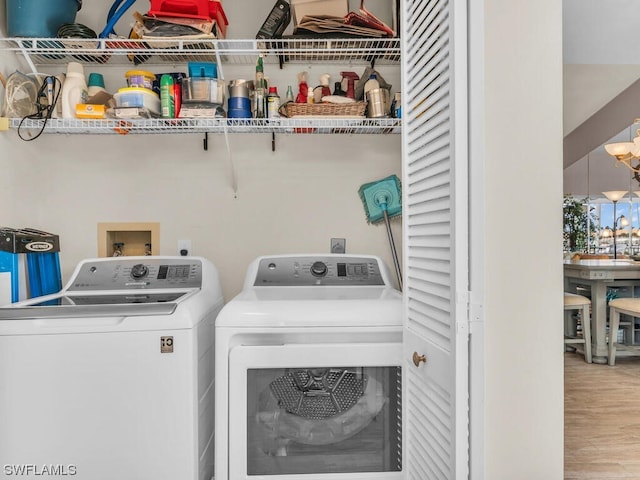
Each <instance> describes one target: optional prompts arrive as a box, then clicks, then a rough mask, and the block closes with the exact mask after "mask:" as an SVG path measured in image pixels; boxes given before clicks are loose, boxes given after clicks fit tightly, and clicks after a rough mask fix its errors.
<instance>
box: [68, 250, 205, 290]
mask: <svg viewBox="0 0 640 480" xmlns="http://www.w3.org/2000/svg"><path fill="white" fill-rule="evenodd" d="M200 287H202V262H201V261H200V260H196V259H192V258H154V257H148V259H147V257H144V258H140V257H137V258H133V257H132V258H130V259H128V258H127V257H114V258H109V259H97V260H95V259H94V260H85V261H84V262H82V263H81V264H80V265H79V266H78V268H77V269H76V272H75V277H74V278H73V281H72V282H71V286H70V287H69V288H68V290H69V291H85V290H136V289H143V288H144V289H154V288H156V289H158V288H160V289H162V288H200Z"/></svg>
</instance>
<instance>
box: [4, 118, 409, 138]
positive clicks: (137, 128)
mask: <svg viewBox="0 0 640 480" xmlns="http://www.w3.org/2000/svg"><path fill="white" fill-rule="evenodd" d="M401 122H402V121H401V120H400V119H397V118H378V119H372V118H361V119H344V118H329V117H327V118H322V117H313V118H311V117H302V118H279V119H271V120H267V119H227V118H184V119H182V118H176V119H151V118H140V119H126V120H124V119H122V120H120V119H104V120H102V119H101V120H97V119H96V120H93V119H82V120H79V119H76V120H73V119H72V120H68V119H59V118H54V119H49V120H47V122H46V125H45V126H44V132H43V133H47V134H51V133H57V134H105V135H106V134H111V135H113V134H121V135H126V134H171V133H181V134H185V133H225V132H226V133H231V134H233V133H243V134H246V133H277V134H287V135H295V134H331V135H336V134H353V135H360V134H377V135H380V134H398V133H400V131H401ZM44 123H45V121H44V120H36V119H25V120H21V119H19V118H12V119H11V121H10V124H11V128H12V129H18V128H20V130H21V135H22V136H23V137H28V136H29V135H35V134H37V133H38V132H39V131H40V130H41V129H42V128H43V125H44Z"/></svg>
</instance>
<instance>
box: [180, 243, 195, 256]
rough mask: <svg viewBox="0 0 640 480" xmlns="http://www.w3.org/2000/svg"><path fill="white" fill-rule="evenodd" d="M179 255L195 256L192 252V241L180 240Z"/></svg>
mask: <svg viewBox="0 0 640 480" xmlns="http://www.w3.org/2000/svg"><path fill="white" fill-rule="evenodd" d="M178 255H180V256H181V257H188V256H190V255H193V252H192V251H191V240H178Z"/></svg>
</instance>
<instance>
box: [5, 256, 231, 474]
mask: <svg viewBox="0 0 640 480" xmlns="http://www.w3.org/2000/svg"><path fill="white" fill-rule="evenodd" d="M222 305H223V299H222V293H221V288H220V282H219V279H218V272H217V270H216V268H215V267H214V265H213V264H212V263H211V262H209V261H208V260H205V259H204V258H196V257H112V258H100V259H89V260H84V261H82V262H81V263H80V264H79V265H78V266H77V268H76V269H75V272H74V273H73V275H72V278H71V280H70V281H69V283H68V284H67V285H66V286H65V287H64V288H63V289H62V290H61V291H60V292H59V293H57V294H53V295H47V296H43V297H39V298H34V299H31V300H27V301H24V302H20V303H16V304H13V305H10V306H7V307H6V308H0V390H1V392H2V393H0V452H2V455H1V456H2V463H3V466H2V468H3V469H4V470H3V474H4V475H6V476H7V477H9V476H14V475H15V476H20V477H21V478H42V476H47V475H68V476H73V478H77V479H83V480H85V479H86V480H101V479H104V480H111V479H114V478H122V479H124V478H128V479H148V478H153V479H166V480H169V479H171V480H173V479H178V478H179V479H191V480H204V479H210V478H212V476H213V434H214V430H213V421H214V416H213V409H214V387H213V380H214V364H213V362H214V354H213V348H214V334H215V330H214V320H215V318H216V316H217V314H218V313H219V311H220V309H221V308H222Z"/></svg>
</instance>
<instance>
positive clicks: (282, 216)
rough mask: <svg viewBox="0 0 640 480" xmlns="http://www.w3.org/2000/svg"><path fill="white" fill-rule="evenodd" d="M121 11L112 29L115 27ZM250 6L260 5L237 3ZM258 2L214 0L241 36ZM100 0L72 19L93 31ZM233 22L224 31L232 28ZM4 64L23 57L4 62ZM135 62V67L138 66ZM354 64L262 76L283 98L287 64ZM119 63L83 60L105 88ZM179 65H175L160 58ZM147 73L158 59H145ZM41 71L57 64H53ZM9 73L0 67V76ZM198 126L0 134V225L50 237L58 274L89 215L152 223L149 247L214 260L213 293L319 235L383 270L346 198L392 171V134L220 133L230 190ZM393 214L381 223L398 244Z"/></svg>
mask: <svg viewBox="0 0 640 480" xmlns="http://www.w3.org/2000/svg"><path fill="white" fill-rule="evenodd" d="M138 3H139V4H140V5H137V6H136V7H134V8H132V9H131V10H130V12H128V13H126V14H125V15H124V17H123V19H124V20H122V21H121V22H120V24H119V25H118V26H117V27H116V31H117V32H118V33H121V34H123V33H127V32H128V24H129V23H130V19H131V16H130V13H131V12H133V11H134V10H136V9H137V10H139V11H146V9H148V5H149V4H148V3H147V2H138ZM253 5H257V6H258V7H259V8H258V10H260V9H264V10H266V11H265V13H264V14H262V13H261V12H260V11H257V13H256V12H255V11H254V10H253V9H252V10H251V11H252V14H251V15H247V7H248V6H253ZM271 5H272V4H271V3H270V2H250V1H245V2H240V4H238V3H236V2H226V3H225V9H226V11H227V15H228V17H229V21H230V23H231V26H230V35H232V36H234V37H235V38H238V37H241V36H242V35H244V36H245V37H253V36H255V32H256V31H257V30H258V27H259V26H260V24H261V23H262V20H263V19H264V17H265V16H266V14H267V13H268V10H270V7H271ZM109 6H110V2H107V3H104V4H102V3H101V4H99V5H98V4H91V3H90V2H84V6H83V8H82V10H81V11H80V13H79V14H78V18H77V21H79V22H83V23H86V24H87V25H89V26H91V27H92V28H94V29H96V30H97V31H100V30H101V29H102V26H103V24H104V17H105V15H106V11H107V10H108V8H109ZM234 29H235V31H234ZM11 61H12V63H11V65H13V66H14V67H15V66H16V65H17V66H18V67H20V68H22V69H25V68H26V66H25V65H24V64H23V63H16V60H15V59H11ZM142 67H146V66H145V65H143V66H142ZM364 67H365V66H364V65H351V66H349V65H347V66H345V65H327V66H325V67H313V68H312V67H311V66H309V65H300V64H298V65H288V66H286V67H285V69H283V70H282V71H280V70H278V68H277V66H276V65H272V64H269V65H267V66H266V67H265V75H266V76H269V77H270V78H271V80H272V81H273V83H274V84H276V85H278V87H279V91H280V94H281V95H282V96H284V93H285V89H286V85H287V84H292V85H293V86H294V89H296V88H297V87H296V84H295V78H296V73H298V72H299V71H301V70H304V71H308V72H309V83H310V84H311V85H312V86H314V85H315V82H316V79H317V76H318V75H319V73H322V71H325V70H326V71H328V72H329V73H331V74H332V76H333V77H334V78H335V79H336V80H338V78H336V77H338V74H339V72H340V71H341V70H347V69H348V70H353V71H356V72H357V73H361V72H362V71H363V70H364ZM128 68H134V67H133V66H131V67H126V68H108V69H101V68H100V67H99V66H95V67H94V66H85V73H86V74H88V72H90V71H100V72H102V73H103V74H104V75H105V81H106V86H107V89H108V90H110V91H114V90H116V89H117V88H119V87H123V86H125V84H124V76H123V73H124V71H126V70H127V69H128ZM176 68H177V69H180V70H184V69H185V65H177V66H165V67H160V69H161V70H162V71H168V70H171V69H176ZM149 69H151V70H152V71H154V72H159V70H158V67H156V68H153V69H152V68H151V67H149ZM223 69H224V73H225V78H227V79H230V78H240V77H243V78H247V77H248V78H252V77H253V75H254V68H253V66H252V65H250V64H249V65H243V66H233V67H231V66H229V65H223ZM380 69H381V71H382V72H383V75H384V76H385V79H387V81H389V82H390V83H392V84H395V85H396V86H398V87H399V84H400V82H399V67H398V68H390V67H381V68H380ZM52 70H53V71H51V70H49V71H48V72H47V73H58V72H61V71H63V70H64V66H60V67H54V68H53V69H52ZM10 71H11V70H10V68H9V67H4V73H5V74H7V73H9V72H10ZM203 137H204V136H203V135H126V136H118V135H113V136H112V135H107V136H101V135H93V136H85V135H43V136H42V137H40V138H39V139H37V140H35V141H33V142H23V141H21V140H20V139H18V137H17V135H16V132H15V131H9V132H5V133H2V134H0V151H1V152H2V155H1V157H0V168H1V169H2V172H3V173H2V175H0V179H1V180H0V182H1V183H0V186H1V187H3V188H2V191H1V192H0V205H2V216H1V220H0V224H2V225H6V226H12V227H27V226H29V227H35V228H41V229H43V230H47V231H51V232H54V233H57V234H59V235H60V239H61V246H62V252H61V260H62V268H63V276H64V277H65V279H68V275H69V274H70V273H71V272H72V270H73V268H74V266H75V265H76V263H77V262H78V261H79V260H81V259H83V258H86V257H92V256H95V255H97V224H98V223H99V222H160V253H161V254H163V255H174V254H176V252H177V241H178V239H190V240H191V241H192V245H193V254H195V255H202V256H205V257H207V258H209V259H211V260H212V261H213V262H214V263H215V264H216V265H217V266H218V268H219V269H220V271H221V277H222V281H223V291H224V294H225V298H227V299H230V298H231V297H232V296H233V295H235V294H236V293H237V292H238V291H239V289H240V287H241V284H242V280H243V277H244V272H245V269H246V267H247V265H248V264H249V262H250V261H251V260H252V259H253V258H254V257H256V256H257V255H261V254H271V253H288V252H328V251H329V245H330V243H329V242H330V238H331V237H345V238H346V239H347V252H349V253H367V254H375V255H380V256H382V257H383V258H384V259H385V260H386V262H387V263H388V265H389V267H390V268H392V260H391V256H390V254H389V246H388V242H387V235H386V231H385V229H384V227H383V226H382V225H368V224H367V222H366V217H365V210H364V207H363V205H362V202H361V200H360V198H359V196H358V193H357V192H358V188H359V187H360V185H361V184H363V183H366V182H369V181H373V180H377V179H380V178H383V177H385V176H387V175H390V174H394V173H395V174H397V175H398V176H400V170H401V167H400V136H399V135H384V136H377V135H340V136H338V135H333V136H331V135H277V136H276V152H275V153H274V152H272V151H271V135H269V134H261V135H253V134H251V135H230V137H229V139H230V145H231V151H232V153H233V158H234V162H235V166H236V169H237V177H238V192H237V195H235V194H234V192H233V191H232V188H231V185H232V181H231V164H230V160H229V158H228V156H227V154H226V148H225V142H224V137H223V136H221V135H210V136H209V151H208V152H205V151H203V148H202V139H203ZM400 224H401V222H400V221H399V220H397V221H394V222H393V230H394V232H395V237H396V242H397V243H398V248H401V242H400V240H401V234H400V233H401V228H400Z"/></svg>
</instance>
